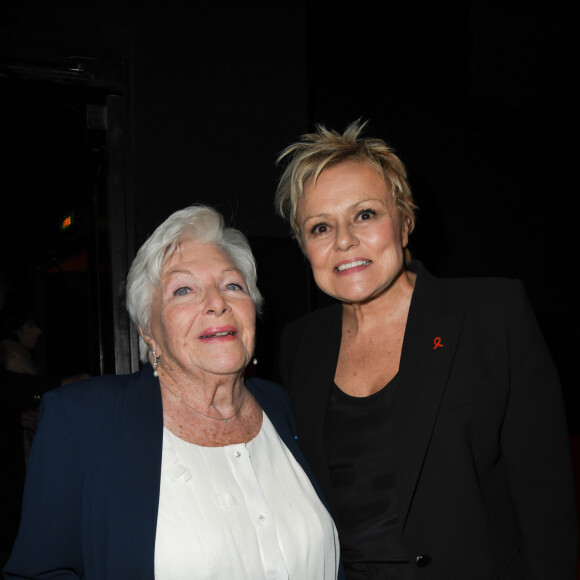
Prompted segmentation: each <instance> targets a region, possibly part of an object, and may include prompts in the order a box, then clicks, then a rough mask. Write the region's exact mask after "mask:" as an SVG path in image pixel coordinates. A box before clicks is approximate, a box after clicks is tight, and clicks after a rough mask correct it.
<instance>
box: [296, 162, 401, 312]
mask: <svg viewBox="0 0 580 580" xmlns="http://www.w3.org/2000/svg"><path fill="white" fill-rule="evenodd" d="M297 216H298V224H299V226H300V230H301V232H302V244H303V248H304V251H305V253H306V256H307V257H308V259H309V260H310V264H311V266H312V271H313V274H314V278H315V280H316V283H317V285H318V287H319V288H320V289H321V290H322V291H323V292H325V293H326V294H328V295H330V296H333V297H334V298H337V299H338V300H341V301H343V302H348V303H359V302H363V301H367V300H369V299H372V298H374V297H376V296H378V295H380V294H382V293H383V292H384V291H385V290H387V289H388V288H389V287H390V286H391V284H392V283H393V281H394V280H395V279H396V278H397V277H398V275H399V274H400V273H401V272H402V271H403V269H404V252H403V249H404V248H405V246H406V245H407V242H408V227H407V225H406V224H402V223H401V222H402V220H401V216H400V214H399V211H398V210H397V208H396V206H395V203H394V201H393V196H392V195H391V191H390V188H389V186H388V185H387V184H386V183H385V180H384V179H383V176H382V174H381V173H379V172H378V171H377V170H376V169H374V168H372V167H370V166H369V165H366V164H365V163H363V162H360V161H344V162H343V163H340V164H338V165H335V166H333V167H330V168H328V169H325V170H324V171H323V172H322V173H321V174H320V175H319V176H318V179H317V181H316V184H314V183H313V180H310V181H308V182H307V183H306V186H305V188H304V197H302V198H301V199H300V201H299V202H298V206H297Z"/></svg>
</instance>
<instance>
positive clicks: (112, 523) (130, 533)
mask: <svg viewBox="0 0 580 580" xmlns="http://www.w3.org/2000/svg"><path fill="white" fill-rule="evenodd" d="M246 386H247V388H248V390H249V391H250V392H251V393H252V394H253V395H254V397H255V398H256V400H257V401H258V403H259V404H260V406H261V407H262V409H263V411H264V412H265V413H266V415H268V418H269V419H270V421H272V424H273V425H274V427H275V428H276V430H277V431H278V434H279V435H280V437H281V439H282V440H283V441H284V443H285V444H286V446H287V447H288V448H289V449H290V451H291V452H292V454H293V455H294V457H295V458H296V460H297V461H298V463H300V465H301V466H302V468H303V469H304V471H305V472H306V474H307V475H308V476H309V477H310V478H311V480H312V472H311V470H310V469H309V467H308V465H307V464H306V462H305V460H304V456H303V455H302V452H301V451H300V448H299V447H298V443H297V441H296V435H295V433H296V431H295V427H294V419H293V417H292V412H291V406H290V402H289V400H288V395H287V393H286V392H285V391H284V389H282V387H280V386H279V385H277V384H275V383H271V382H269V381H264V380H262V379H251V380H249V381H247V382H246ZM162 441H163V411H162V404H161V393H160V389H159V380H158V379H156V378H155V377H153V369H152V368H151V366H150V365H149V364H147V365H145V366H144V368H143V370H142V371H141V372H139V373H135V374H134V375H124V376H104V377H98V378H94V379H88V380H86V381H83V382H81V383H77V384H75V385H70V386H67V387H62V388H59V389H56V390H54V391H51V392H49V393H47V394H46V395H45V396H44V397H43V400H42V404H41V420H40V425H39V428H38V431H37V434H36V437H35V440H34V445H33V449H32V453H31V457H30V462H29V467H28V475H27V483H26V490H25V497H24V510H23V514H22V523H21V526H20V530H19V532H18V537H17V539H16V544H15V546H14V549H13V551H12V554H11V556H10V559H9V561H8V563H7V565H6V567H5V569H4V574H5V577H6V578H7V579H10V578H62V579H65V578H70V579H77V580H78V579H79V578H84V579H87V580H89V579H92V580H113V579H115V580H132V579H139V580H153V578H154V554H155V532H156V529H157V509H158V504H159V486H160V478H161V454H162ZM313 485H314V488H315V489H316V491H317V493H318V494H319V496H320V497H321V499H322V501H323V503H325V505H326V502H325V500H324V498H323V497H322V496H321V495H320V488H319V487H318V485H317V484H316V482H314V481H313ZM339 578H344V576H343V572H342V569H341V571H340V574H339Z"/></svg>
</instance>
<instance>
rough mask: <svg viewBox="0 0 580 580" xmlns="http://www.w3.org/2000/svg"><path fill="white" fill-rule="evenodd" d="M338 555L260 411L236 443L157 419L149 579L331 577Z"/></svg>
mask: <svg viewBox="0 0 580 580" xmlns="http://www.w3.org/2000/svg"><path fill="white" fill-rule="evenodd" d="M338 559H339V545H338V536H337V532H336V528H335V526H334V522H333V521H332V519H331V517H330V515H329V514H328V512H327V511H326V509H325V507H324V506H323V504H322V503H321V501H320V500H319V498H318V496H317V495H316V491H315V490H314V488H313V487H312V484H311V483H310V480H309V479H308V476H307V475H306V474H305V473H304V471H303V469H302V468H301V467H300V465H299V464H298V462H297V461H296V460H295V459H294V456H293V455H292V453H291V452H290V450H289V449H288V448H287V447H286V445H285V444H284V443H283V441H282V440H281V439H280V437H279V436H278V433H277V432H276V429H275V428H274V426H273V425H272V423H271V422H270V420H269V419H268V417H267V415H266V414H265V413H264V414H263V422H262V428H261V429H260V432H259V433H258V435H257V436H256V437H255V438H254V439H252V440H251V441H250V442H248V443H245V444H244V443H240V444H235V445H226V446H225V447H202V446H200V445H194V444H192V443H188V442H186V441H183V440H182V439H180V438H178V437H177V436H175V435H174V434H173V433H171V432H170V431H169V430H168V429H166V428H164V429H163V458H162V462H161V490H160V496H159V513H158V517H157V536H156V541H155V578H156V580H184V579H190V578H191V579H193V578H203V579H204V580H205V579H212V580H218V579H223V580H226V579H227V580H232V579H233V578H235V579H236V580H243V579H247V580H262V579H264V580H275V579H276V580H283V579H284V580H287V579H289V580H335V579H336V575H337V572H338Z"/></svg>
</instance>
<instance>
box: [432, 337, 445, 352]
mask: <svg viewBox="0 0 580 580" xmlns="http://www.w3.org/2000/svg"><path fill="white" fill-rule="evenodd" d="M437 347H441V348H443V344H442V343H441V337H440V336H437V337H435V338H434V339H433V350H435V349H436V348H437Z"/></svg>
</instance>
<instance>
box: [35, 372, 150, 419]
mask: <svg viewBox="0 0 580 580" xmlns="http://www.w3.org/2000/svg"><path fill="white" fill-rule="evenodd" d="M138 376H139V373H135V374H134V375H103V376H100V377H92V378H88V379H84V380H82V381H78V382H76V383H71V384H69V385H65V386H62V387H57V388H56V389H53V390H51V391H48V392H47V393H45V394H44V395H43V397H42V405H43V406H44V407H51V406H60V407H62V408H63V409H65V410H66V409H71V410H74V411H75V413H78V414H80V415H83V414H84V413H90V414H96V413H99V412H106V409H108V408H111V407H112V406H114V405H115V404H117V403H118V401H119V400H121V399H124V398H125V397H126V396H127V388H128V386H129V384H130V383H131V382H132V381H134V380H135V378H136V377H138Z"/></svg>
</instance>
